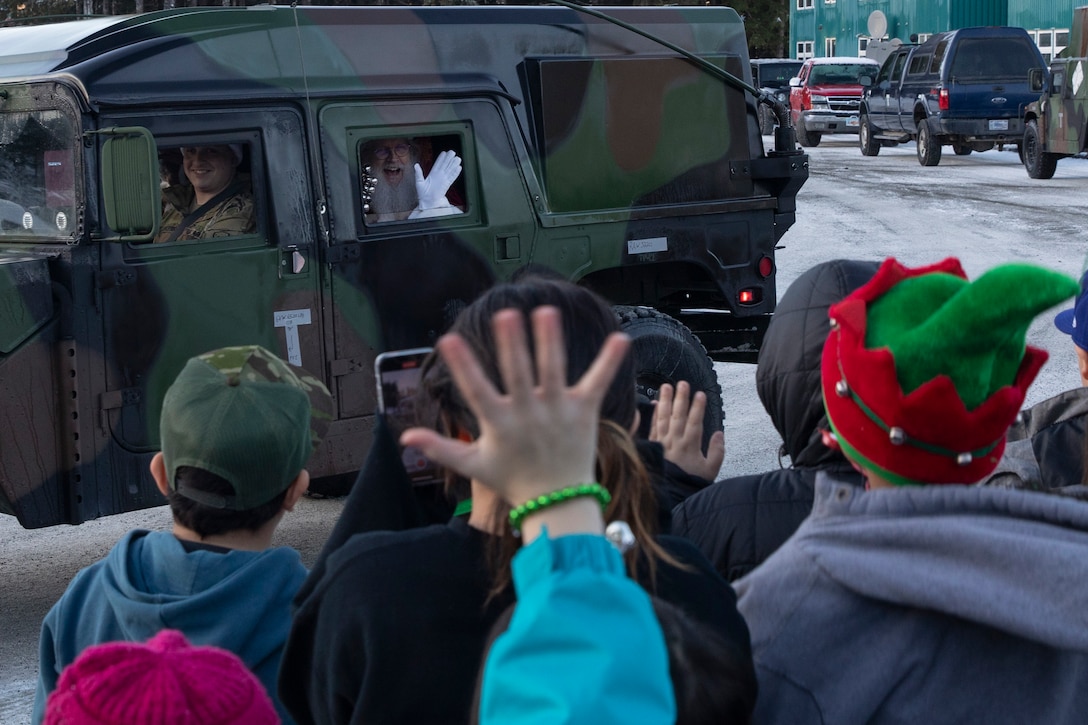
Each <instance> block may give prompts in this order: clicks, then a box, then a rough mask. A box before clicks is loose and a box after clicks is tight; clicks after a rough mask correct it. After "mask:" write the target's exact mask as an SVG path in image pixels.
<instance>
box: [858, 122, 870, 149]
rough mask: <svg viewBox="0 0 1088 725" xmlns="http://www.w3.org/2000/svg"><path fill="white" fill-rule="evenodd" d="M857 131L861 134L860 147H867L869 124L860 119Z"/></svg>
mask: <svg viewBox="0 0 1088 725" xmlns="http://www.w3.org/2000/svg"><path fill="white" fill-rule="evenodd" d="M858 133H859V134H861V136H860V138H861V147H862V148H869V124H868V123H866V121H865V120H864V119H862V121H861V128H860V129H859V130H858Z"/></svg>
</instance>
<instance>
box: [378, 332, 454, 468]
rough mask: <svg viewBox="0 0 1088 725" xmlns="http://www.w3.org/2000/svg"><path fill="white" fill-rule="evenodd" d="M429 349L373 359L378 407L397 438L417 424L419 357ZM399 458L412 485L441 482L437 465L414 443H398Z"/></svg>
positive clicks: (419, 377) (419, 376)
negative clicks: (399, 447)
mask: <svg viewBox="0 0 1088 725" xmlns="http://www.w3.org/2000/svg"><path fill="white" fill-rule="evenodd" d="M430 352H431V348H429V347H417V348H414V349H412V350H397V351H395V352H383V353H382V354H381V355H378V358H377V359H376V360H375V361H374V373H375V376H376V377H377V385H378V410H380V411H381V412H382V414H383V415H384V416H385V420H386V423H388V425H389V428H390V430H391V431H392V433H393V437H394V438H398V439H399V438H400V434H401V433H403V432H404V431H405V429H407V428H411V427H412V426H415V425H419V424H420V420H419V415H418V406H419V403H420V400H421V398H420V395H421V390H420V383H421V382H422V377H423V360H424V359H425V358H426V357H427V355H429V354H430ZM401 461H402V462H403V463H404V469H405V470H406V471H407V472H408V478H410V479H411V480H412V483H413V484H415V485H418V486H423V485H427V484H432V483H441V482H442V480H443V479H442V475H441V472H440V471H439V470H438V467H437V466H436V465H435V464H434V463H433V462H432V461H431V460H430V459H428V458H427V457H426V456H424V455H423V452H422V451H420V450H419V449H418V448H416V447H414V446H401Z"/></svg>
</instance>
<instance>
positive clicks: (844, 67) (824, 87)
mask: <svg viewBox="0 0 1088 725" xmlns="http://www.w3.org/2000/svg"><path fill="white" fill-rule="evenodd" d="M879 71H880V64H879V63H877V62H876V61H875V60H872V59H870V58H809V59H808V60H806V61H805V62H804V65H802V66H801V71H800V72H799V73H798V74H797V77H796V78H793V79H791V80H790V114H791V116H792V117H793V126H794V128H795V129H796V130H797V140H798V141H799V142H800V143H801V145H802V146H818V145H819V144H820V137H821V136H823V135H824V134H825V133H857V132H858V106H859V104H860V101H861V91H862V85H861V82H860V80H859V79H860V78H861V76H868V77H869V78H870V79H872V78H876V75H877V73H878V72H879Z"/></svg>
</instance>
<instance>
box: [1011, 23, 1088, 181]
mask: <svg viewBox="0 0 1088 725" xmlns="http://www.w3.org/2000/svg"><path fill="white" fill-rule="evenodd" d="M1086 27H1088V7H1079V8H1074V9H1073V32H1072V34H1071V35H1070V38H1069V41H1070V42H1069V46H1068V47H1067V48H1066V49H1065V51H1063V53H1062V57H1060V58H1055V59H1054V60H1052V61H1051V63H1050V74H1049V76H1047V74H1046V73H1045V72H1044V71H1043V70H1041V69H1040V70H1034V71H1032V73H1031V79H1030V84H1031V89H1032V90H1033V91H1035V92H1037V93H1041V95H1040V96H1039V98H1038V100H1035V101H1032V102H1031V103H1030V104H1029V105H1028V107H1027V109H1026V110H1025V112H1024V140H1023V142H1022V144H1021V146H1020V149H1021V154H1020V156H1021V159H1022V160H1023V162H1024V168H1025V169H1026V170H1027V172H1028V176H1030V177H1031V178H1033V179H1049V178H1052V177H1053V176H1054V172H1055V171H1056V170H1057V168H1058V160H1059V159H1064V158H1068V157H1070V156H1077V155H1078V154H1083V153H1085V152H1086V151H1088V83H1085V74H1086V73H1088V34H1086V33H1085V32H1084V31H1085V28H1086Z"/></svg>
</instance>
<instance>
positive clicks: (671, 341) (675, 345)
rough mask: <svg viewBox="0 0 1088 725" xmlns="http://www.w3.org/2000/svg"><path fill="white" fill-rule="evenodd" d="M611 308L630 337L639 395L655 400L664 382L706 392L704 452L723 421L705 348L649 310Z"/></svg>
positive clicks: (688, 332) (714, 375) (668, 319)
mask: <svg viewBox="0 0 1088 725" xmlns="http://www.w3.org/2000/svg"><path fill="white" fill-rule="evenodd" d="M612 309H613V310H615V312H616V316H617V317H618V318H619V321H620V327H621V328H622V329H623V331H624V332H626V333H627V334H628V335H630V337H631V352H632V354H633V355H634V356H635V376H636V384H637V387H638V392H639V394H640V395H642V396H645V397H647V398H649V399H650V400H657V391H658V390H659V389H660V388H661V385H662V384H663V383H671V384H672V385H674V386H675V385H676V383H678V382H680V381H681V380H686V381H688V383H689V384H690V385H691V387H692V390H694V391H699V390H702V391H703V392H704V393H706V414H705V415H704V416H703V450H704V451H705V450H706V444H707V442H708V441H709V440H710V436H711V434H713V433H714V431H718V430H721V429H722V421H723V420H724V419H725V415H724V412H723V408H722V389H721V386H720V385H718V373H717V371H716V370H714V361H713V360H711V359H710V356H709V355H707V353H706V348H705V347H703V344H702V343H701V342H699V338H697V337H695V335H693V334H692V332H691V330H689V329H688V328H687V326H686V325H684V324H683V323H681V322H680V321H679V320H677V319H676V318H674V317H669V316H668V315H666V314H664V313H662V312H658V311H657V310H655V309H653V308H652V307H632V306H627V305H616V306H615V307H613V308H612ZM642 424H643V426H645V425H647V424H649V421H648V420H644V421H642Z"/></svg>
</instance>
